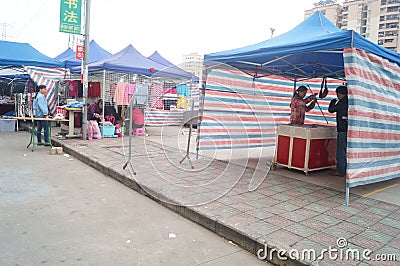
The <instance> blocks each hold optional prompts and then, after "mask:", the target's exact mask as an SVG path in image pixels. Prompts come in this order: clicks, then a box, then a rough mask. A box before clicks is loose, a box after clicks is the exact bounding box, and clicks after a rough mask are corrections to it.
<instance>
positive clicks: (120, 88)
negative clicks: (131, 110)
mask: <svg viewBox="0 0 400 266" xmlns="http://www.w3.org/2000/svg"><path fill="white" fill-rule="evenodd" d="M126 84H127V82H118V83H117V87H116V88H115V94H114V102H115V103H116V104H118V105H126V104H127V103H125V87H126Z"/></svg>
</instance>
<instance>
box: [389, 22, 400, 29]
mask: <svg viewBox="0 0 400 266" xmlns="http://www.w3.org/2000/svg"><path fill="white" fill-rule="evenodd" d="M386 28H387V29H398V28H399V23H398V22H393V23H386Z"/></svg>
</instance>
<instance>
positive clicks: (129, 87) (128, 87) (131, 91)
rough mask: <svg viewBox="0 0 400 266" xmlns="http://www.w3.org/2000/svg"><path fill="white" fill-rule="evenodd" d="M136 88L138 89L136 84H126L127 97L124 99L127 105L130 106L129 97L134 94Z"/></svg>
mask: <svg viewBox="0 0 400 266" xmlns="http://www.w3.org/2000/svg"><path fill="white" fill-rule="evenodd" d="M135 87H136V84H131V83H127V84H126V88H125V97H124V102H126V104H129V95H133V94H134V92H135Z"/></svg>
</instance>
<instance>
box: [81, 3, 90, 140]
mask: <svg viewBox="0 0 400 266" xmlns="http://www.w3.org/2000/svg"><path fill="white" fill-rule="evenodd" d="M89 25H90V0H86V4H85V35H84V36H85V41H84V52H83V67H82V76H83V109H82V111H83V115H82V139H83V140H86V139H87V132H86V124H87V97H88V59H89Z"/></svg>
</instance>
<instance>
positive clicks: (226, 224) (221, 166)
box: [52, 137, 400, 265]
mask: <svg viewBox="0 0 400 266" xmlns="http://www.w3.org/2000/svg"><path fill="white" fill-rule="evenodd" d="M52 140H53V143H55V145H58V146H63V147H64V152H66V153H69V154H71V155H73V156H74V157H76V158H78V159H80V160H82V161H84V162H85V163H87V164H88V165H90V166H92V167H94V168H96V169H98V170H100V171H102V172H103V173H105V174H107V175H109V176H110V177H112V178H114V179H116V180H118V181H120V182H122V183H123V184H125V185H127V186H129V187H130V188H132V189H135V190H136V191H138V192H140V193H142V194H145V195H147V196H148V197H150V198H152V199H154V200H155V201H157V202H159V203H160V204H163V205H164V206H166V207H168V208H170V209H172V210H174V211H175V212H177V213H179V214H181V215H182V216H184V217H186V218H188V219H191V220H192V221H194V222H196V223H199V224H201V225H202V226H204V227H206V228H208V229H209V230H211V231H213V232H215V233H216V234H219V235H221V236H222V237H225V238H227V239H229V240H231V241H232V242H234V243H236V244H238V245H240V246H241V247H243V248H244V249H246V250H248V251H249V252H251V253H252V254H254V255H256V254H257V251H259V250H260V249H265V248H264V247H265V245H266V246H267V250H268V251H269V253H268V255H270V254H273V256H272V260H271V261H272V262H273V263H276V264H279V265H302V264H304V265H309V264H312V265H400V262H399V260H400V222H399V218H400V206H397V205H393V204H389V203H386V202H381V201H378V200H374V199H369V198H363V197H361V196H357V195H354V194H351V198H350V205H349V206H345V205H343V203H344V198H345V194H344V192H341V191H336V190H333V189H329V188H325V187H322V186H317V185H311V184H309V183H306V182H302V181H299V180H295V179H291V178H290V177H287V176H282V175H277V174H276V173H274V172H273V171H272V172H270V173H269V174H268V176H267V178H266V179H265V180H264V181H263V182H262V183H261V185H260V186H259V187H258V188H257V189H256V190H254V191H249V184H250V180H251V178H252V177H253V175H258V176H262V175H264V173H262V172H257V171H258V170H254V169H251V168H244V167H242V166H240V165H236V164H233V163H228V162H224V161H219V160H212V159H210V158H207V157H201V158H199V159H198V160H194V159H193V158H195V156H194V155H193V156H192V162H193V165H194V169H193V170H192V169H191V168H190V165H189V163H188V161H187V159H186V160H185V161H183V162H182V164H179V162H180V161H181V159H182V158H183V157H184V155H185V154H184V153H182V152H181V151H179V150H178V149H176V148H173V147H168V146H165V145H161V144H158V143H155V142H152V141H148V140H146V139H145V138H143V137H133V138H132V141H133V145H132V161H131V162H132V166H133V169H134V170H135V171H136V173H137V174H136V176H134V175H133V174H132V168H131V165H130V164H129V165H128V167H127V168H126V169H123V165H124V164H125V162H126V161H127V154H128V139H127V138H122V139H121V138H119V139H118V138H107V139H102V140H91V141H84V140H80V139H69V140H60V139H58V138H55V137H53V138H52ZM144 140H145V141H144ZM339 238H341V240H343V241H346V243H347V246H346V247H344V248H342V249H339V248H338V247H337V241H338V239H339ZM329 247H332V248H338V251H337V252H336V253H335V252H333V254H337V255H340V254H345V252H346V251H349V249H351V250H353V251H354V254H357V252H358V251H359V252H362V251H364V250H365V249H370V250H371V251H372V253H371V254H368V255H370V257H371V258H373V257H374V256H375V255H376V254H385V255H389V254H394V255H395V256H396V258H397V261H395V262H393V261H391V262H378V261H376V260H375V261H374V260H367V259H362V258H361V259H359V260H357V259H354V260H353V259H350V260H347V259H345V256H343V257H344V259H340V256H339V257H338V258H337V259H334V256H333V255H332V256H329V255H328V253H325V256H324V259H322V260H319V261H314V262H312V261H310V260H308V259H307V258H300V259H291V258H289V257H287V256H286V257H283V256H280V257H279V256H278V255H277V252H276V251H272V249H273V248H275V249H283V250H286V251H290V252H291V254H292V255H295V251H296V250H297V251H299V253H301V252H303V251H305V250H306V249H314V250H315V251H316V252H317V253H316V254H317V256H318V255H319V254H320V252H321V250H323V249H328V248H329ZM260 254H261V255H262V254H264V253H260ZM286 255H288V253H287V254H286ZM300 257H301V256H300ZM285 258H287V260H284V259H285Z"/></svg>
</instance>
